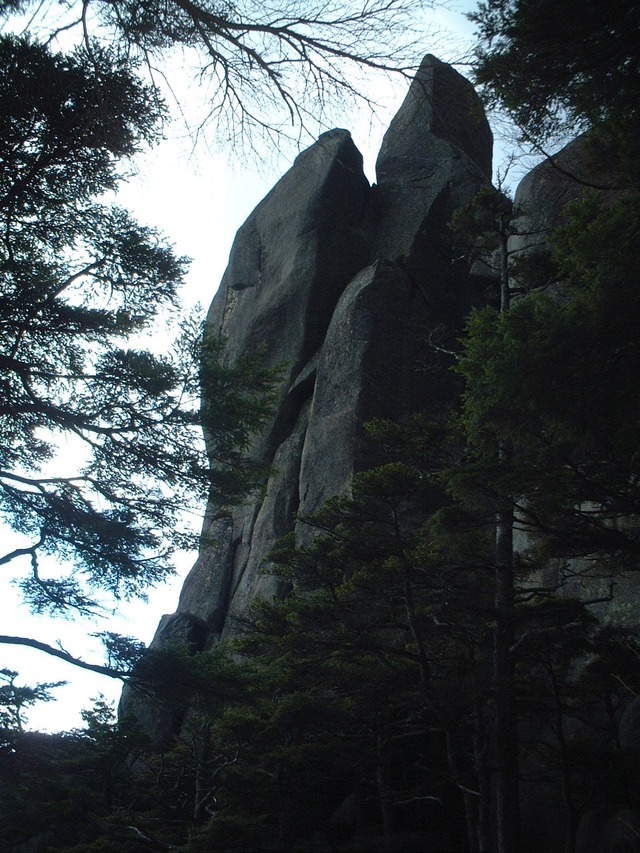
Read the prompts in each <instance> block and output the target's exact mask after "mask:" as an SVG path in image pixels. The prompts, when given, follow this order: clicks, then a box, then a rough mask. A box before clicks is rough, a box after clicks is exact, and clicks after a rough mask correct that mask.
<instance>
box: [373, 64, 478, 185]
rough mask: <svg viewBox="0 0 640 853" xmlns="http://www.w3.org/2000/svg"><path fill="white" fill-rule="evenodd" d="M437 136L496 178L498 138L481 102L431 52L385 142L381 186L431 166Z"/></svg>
mask: <svg viewBox="0 0 640 853" xmlns="http://www.w3.org/2000/svg"><path fill="white" fill-rule="evenodd" d="M434 137H437V138H438V139H442V140H444V141H446V142H448V143H450V144H451V145H453V146H455V147H456V148H458V149H460V150H462V151H464V153H465V154H466V155H467V156H468V157H469V158H470V159H471V160H472V162H473V163H475V164H476V166H478V168H479V169H480V170H481V172H482V173H483V174H484V175H485V176H486V177H487V178H488V179H489V180H490V179H491V162H492V151H493V134H492V133H491V129H490V127H489V123H488V122H487V119H486V116H485V113H484V109H483V107H482V103H481V101H480V98H479V97H478V95H477V94H476V92H475V90H474V88H473V86H472V85H471V83H470V82H469V81H468V80H466V79H465V78H464V77H463V76H462V75H461V74H458V72H457V71H455V69H453V68H452V67H451V66H450V65H447V64H446V63H445V62H441V61H440V60H439V59H436V57H435V56H432V55H431V54H427V55H426V56H425V58H424V59H423V60H422V63H421V65H420V68H419V69H418V72H417V74H416V76H415V77H414V79H413V82H412V83H411V86H410V88H409V91H408V93H407V96H406V98H405V99H404V101H403V103H402V106H401V107H400V109H399V110H398V112H397V114H396V116H395V118H394V119H393V121H392V122H391V125H390V126H389V129H388V130H387V132H386V134H385V136H384V139H383V141H382V147H381V149H380V154H379V155H378V160H377V162H376V174H377V180H378V183H379V184H382V183H386V182H388V181H394V180H396V179H397V178H398V177H403V176H406V175H407V172H409V173H410V174H413V173H415V172H416V170H418V171H423V170H424V168H425V167H428V165H429V164H430V163H431V162H432V161H433V159H434V156H438V155H437V152H436V149H435V147H434V142H433V138H434Z"/></svg>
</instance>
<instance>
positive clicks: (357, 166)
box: [123, 56, 492, 738]
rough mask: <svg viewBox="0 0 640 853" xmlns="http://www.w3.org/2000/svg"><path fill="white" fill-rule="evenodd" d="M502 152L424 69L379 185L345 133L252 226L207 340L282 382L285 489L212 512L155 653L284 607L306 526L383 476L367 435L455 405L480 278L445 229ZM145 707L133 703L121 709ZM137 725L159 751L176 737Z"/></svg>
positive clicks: (436, 73) (461, 100) (263, 438)
mask: <svg viewBox="0 0 640 853" xmlns="http://www.w3.org/2000/svg"><path fill="white" fill-rule="evenodd" d="M491 149H492V136H491V131H490V129H489V126H488V124H487V121H486V118H485V116H484V113H483V111H482V107H481V105H480V102H479V100H478V98H477V96H476V94H475V92H474V90H473V88H472V86H471V85H470V84H469V83H468V82H467V81H466V80H465V79H464V78H462V77H461V76H460V75H459V74H457V72H455V71H454V70H453V69H452V68H451V67H449V66H447V65H445V64H443V63H441V62H439V61H438V60H437V59H435V58H434V57H432V56H427V57H426V58H425V59H424V61H423V63H422V65H421V67H420V70H419V72H418V74H417V76H416V78H415V80H414V82H413V83H412V85H411V87H410V89H409V92H408V94H407V97H406V99H405V101H404V103H403V105H402V106H401V108H400V110H399V112H398V114H397V116H396V117H395V118H394V120H393V122H392V123H391V126H390V127H389V130H388V131H387V133H386V135H385V138H384V141H383V144H382V149H381V152H380V156H379V158H378V162H377V173H378V174H377V177H378V184H377V186H374V187H370V186H369V184H368V181H367V180H366V178H365V176H364V174H363V171H362V157H361V155H360V153H359V152H358V150H357V149H356V147H355V146H354V144H353V142H352V140H351V137H350V134H349V133H348V132H347V131H346V130H334V131H331V132H329V133H326V134H324V135H323V136H321V137H320V138H319V140H318V141H317V142H316V143H315V144H314V145H312V146H311V148H309V149H308V150H307V151H305V152H304V153H302V154H301V155H300V156H299V157H298V158H297V159H296V161H295V163H294V165H293V167H292V168H291V169H290V170H289V171H288V172H287V173H286V174H285V175H284V176H283V178H281V180H280V181H279V182H278V183H277V184H276V186H275V187H274V188H273V190H272V191H271V192H270V193H269V194H268V195H267V196H266V198H265V199H264V200H263V201H262V202H261V203H260V204H259V205H258V206H257V208H256V209H255V210H254V212H253V213H252V214H251V216H250V217H249V218H248V219H247V221H246V222H245V223H244V225H243V226H242V227H241V228H240V230H239V231H238V234H237V236H236V239H235V241H234V244H233V248H232V250H231V255H230V258H229V265H228V268H227V270H226V272H225V275H224V278H223V280H222V283H221V285H220V288H219V290H218V292H217V293H216V296H215V298H214V300H213V303H212V305H211V309H210V311H209V314H208V318H207V324H208V327H209V330H210V331H211V332H212V333H214V334H216V335H222V336H224V338H225V340H226V344H225V358H228V359H229V360H230V361H233V360H234V359H235V358H237V357H238V355H240V354H241V353H244V352H247V351H252V350H254V349H255V348H256V347H258V346H263V347H264V350H265V353H266V355H265V358H266V362H267V363H268V364H270V365H284V366H285V372H284V373H285V375H284V378H283V380H282V384H281V387H280V388H279V404H278V407H277V410H276V412H275V415H274V417H273V419H272V421H271V423H270V424H269V425H268V427H267V428H266V429H265V430H264V432H263V434H262V435H260V436H259V437H258V438H257V439H256V441H255V447H254V451H253V452H254V453H255V455H256V456H257V457H259V458H261V459H263V460H265V461H268V462H269V463H272V465H273V474H272V476H271V478H270V480H269V482H268V484H267V487H266V490H265V491H264V493H263V494H261V495H260V496H259V498H256V499H255V501H254V502H253V503H251V502H250V503H248V504H247V505H245V506H242V507H239V508H238V509H236V510H235V511H234V512H233V515H232V517H227V516H220V515H219V513H218V512H217V510H216V508H215V507H213V506H211V507H209V508H208V510H207V514H206V517H205V521H204V528H203V536H202V542H201V549H200V556H199V557H198V560H197V562H196V564H195V565H194V567H193V569H192V570H191V573H190V574H189V576H188V577H187V579H186V581H185V583H184V587H183V590H182V593H181V596H180V601H179V603H178V608H177V611H176V613H175V614H173V616H169V617H164V618H163V621H162V622H161V623H160V626H159V628H158V632H157V634H156V638H155V640H154V643H160V642H163V641H165V640H167V639H172V638H174V637H175V638H184V637H185V636H187V635H188V637H189V640H190V642H191V643H192V645H194V646H195V647H197V648H206V647H208V646H210V645H211V644H212V643H214V642H215V641H216V640H217V639H218V638H219V637H220V636H226V635H229V634H232V633H233V630H234V620H233V617H234V615H235V614H239V615H242V614H243V613H244V612H246V609H247V607H248V606H249V604H250V603H251V601H252V600H253V599H254V598H255V597H256V596H272V595H277V594H279V593H280V592H281V590H280V589H279V588H278V583H277V581H275V580H273V579H269V578H267V577H265V576H264V575H261V574H260V570H261V568H262V567H263V565H264V563H265V560H266V559H267V557H268V554H269V552H270V550H271V549H272V547H273V545H274V543H275V542H276V540H277V539H278V538H280V537H282V536H284V535H285V534H286V533H288V532H290V531H292V530H294V529H296V516H297V514H300V515H302V516H303V515H308V514H310V513H312V512H313V511H314V510H316V509H318V508H319V506H320V505H321V503H322V502H323V501H324V500H325V499H326V498H328V497H329V496H331V495H334V494H338V493H344V492H345V491H347V490H348V489H349V484H350V482H351V479H352V477H353V474H354V472H356V471H358V470H362V469H364V468H366V467H369V466H370V465H371V464H372V463H374V462H375V457H374V456H373V455H372V449H371V448H370V447H369V446H368V445H367V442H366V440H365V435H364V430H363V423H364V422H366V421H367V420H369V419H371V418H373V417H393V418H400V417H402V415H404V414H408V413H411V412H413V411H416V410H418V409H422V410H425V409H426V410H431V411H434V413H435V412H436V411H438V410H441V409H442V407H444V406H446V405H447V404H448V401H449V400H450V399H451V397H452V395H453V393H454V389H453V387H452V378H451V375H450V373H449V371H448V367H449V364H448V362H446V361H443V359H442V356H440V355H439V354H438V353H436V352H435V351H434V349H433V347H431V346H430V344H429V334H430V332H431V331H432V330H433V329H434V328H436V327H437V328H438V329H440V330H442V329H444V330H445V331H444V332H440V334H445V335H446V334H447V333H448V334H450V335H454V334H455V333H456V332H457V331H459V329H460V325H461V321H462V318H463V317H464V316H465V315H466V313H467V312H468V310H469V307H470V305H471V302H472V295H471V286H470V284H469V279H468V273H467V269H466V265H464V264H462V263H460V264H456V263H452V260H451V251H450V238H449V232H448V229H447V222H448V221H449V219H450V217H451V214H452V213H453V211H454V210H455V209H456V208H457V207H459V206H460V205H463V204H467V203H469V202H470V201H471V199H472V198H473V196H474V195H475V193H476V192H477V190H478V189H479V187H480V186H481V185H482V184H484V183H487V182H489V180H490V173H491ZM299 533H300V535H304V534H303V532H302V530H300V531H299ZM132 701H133V700H132V699H131V698H127V694H125V697H124V699H123V704H124V706H125V708H127V709H129V708H130V706H131V703H132ZM136 704H137V703H136ZM136 713H138V716H139V717H142V718H143V720H142V721H143V723H144V722H145V719H144V718H146V720H147V721H148V727H149V728H150V729H151V730H152V731H151V732H150V733H152V734H153V733H154V732H155V734H156V736H157V737H158V738H161V737H162V736H163V735H164V734H165V733H166V731H167V730H168V729H169V728H170V727H171V726H172V725H174V726H175V718H174V717H172V718H171V720H169V718H167V720H166V721H164V722H162V721H159V720H158V719H157V718H155V717H154V718H153V719H152V718H151V717H150V716H148V715H146V714H145V713H143V712H142V710H141V709H140V707H138V708H137V710H136Z"/></svg>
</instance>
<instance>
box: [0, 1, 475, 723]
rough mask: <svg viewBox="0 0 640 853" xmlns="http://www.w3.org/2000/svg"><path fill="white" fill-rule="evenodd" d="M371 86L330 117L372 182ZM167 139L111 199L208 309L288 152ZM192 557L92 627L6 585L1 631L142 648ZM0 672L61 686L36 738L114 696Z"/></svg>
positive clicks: (385, 101) (38, 666) (17, 663)
mask: <svg viewBox="0 0 640 853" xmlns="http://www.w3.org/2000/svg"><path fill="white" fill-rule="evenodd" d="M474 5H475V4H474V3H472V2H469V0H464V2H461V3H459V4H457V5H456V4H455V3H451V4H450V8H449V9H448V10H445V9H439V10H438V11H436V12H433V13H429V14H430V15H431V17H430V19H429V20H430V21H433V23H434V27H435V29H434V32H435V31H437V30H440V31H441V35H440V36H438V37H436V36H435V35H434V42H433V43H426V44H425V53H427V52H432V53H435V54H436V55H438V56H439V57H440V58H441V59H444V60H451V59H453V58H454V57H456V56H460V55H461V49H460V45H461V44H463V43H464V42H465V41H468V40H469V39H470V38H471V35H472V32H473V28H472V25H471V24H470V23H469V22H468V21H467V20H466V19H465V18H464V17H463V15H462V14H461V12H460V9H461V8H462V9H467V10H468V9H469V8H473V6H474ZM425 14H427V13H426V12H425ZM371 85H372V88H373V94H374V96H375V98H376V100H377V101H379V102H380V103H381V107H380V109H379V111H378V113H377V115H376V116H375V117H374V118H373V119H372V117H371V115H370V114H369V112H368V111H367V110H366V109H365V108H364V107H363V109H362V110H361V111H353V112H352V113H350V115H349V116H348V118H347V117H345V116H344V115H342V116H340V115H337V116H336V121H335V126H340V127H346V128H347V129H349V130H350V131H351V133H352V136H353V139H354V142H355V144H356V146H357V147H358V148H359V149H360V151H361V152H362V154H363V156H364V158H365V172H366V174H367V177H368V178H369V180H370V181H372V182H373V181H374V180H375V174H374V163H375V158H376V155H377V151H378V149H379V147H380V143H381V140H382V136H383V133H384V130H385V129H386V127H387V126H388V124H389V121H390V119H391V118H392V117H393V115H394V114H395V112H396V111H397V109H398V108H399V106H400V104H401V102H402V99H403V98H404V95H405V94H406V90H407V88H408V84H406V83H403V84H402V86H399V87H396V90H395V91H393V90H392V89H391V88H390V87H387V85H386V84H385V83H381V82H380V81H379V80H373V79H372V80H371ZM381 86H382V87H383V88H382V89H381V88H380V87H381ZM169 133H170V135H169V138H168V139H166V140H165V141H164V142H162V143H161V144H160V146H158V147H157V148H156V149H154V150H153V151H151V152H149V153H147V154H145V155H144V157H143V158H139V159H138V160H137V161H136V162H135V164H134V174H132V175H131V177H130V178H129V180H128V181H127V182H126V183H125V184H124V185H123V186H122V188H121V190H120V191H119V192H118V198H117V202H118V204H120V205H122V206H124V207H126V208H128V209H129V210H130V211H131V212H132V213H133V214H134V215H135V216H136V218H137V219H138V221H139V222H141V223H142V224H145V225H152V226H154V227H156V228H158V229H159V230H160V231H161V232H163V233H164V235H165V236H166V237H167V239H168V240H169V242H171V243H172V244H173V245H174V248H175V250H176V251H177V253H178V254H180V255H187V256H189V257H191V258H192V263H191V268H190V271H189V274H188V276H187V279H186V282H185V287H184V293H183V299H184V302H185V305H190V304H194V303H196V302H199V303H201V304H202V306H203V308H205V309H206V308H207V307H208V305H209V304H210V302H211V300H212V298H213V296H214V294H215V292H216V289H217V287H218V285H219V282H220V280H221V278H222V275H223V273H224V269H225V267H226V264H227V260H228V256H229V251H230V249H231V245H232V242H233V238H234V235H235V233H236V231H237V230H238V228H239V227H240V226H241V225H242V223H243V222H244V220H245V219H246V218H247V216H248V215H249V214H250V213H251V211H252V210H253V208H254V207H255V206H256V204H257V203H258V202H259V201H260V200H261V199H262V198H263V197H264V196H265V195H266V193H267V192H268V191H269V190H270V189H271V187H272V186H273V185H274V184H275V182H276V181H277V180H278V178H279V177H280V176H281V175H282V174H283V173H284V171H286V169H287V168H288V166H289V165H290V164H291V162H292V160H293V157H294V156H295V152H291V156H290V157H289V161H288V162H287V159H286V158H285V157H281V158H280V159H278V158H276V157H274V156H264V157H262V158H253V159H242V158H241V157H239V156H238V155H234V153H233V152H229V151H225V150H222V149H218V150H215V149H213V150H207V149H205V148H204V147H200V148H197V149H196V151H195V152H194V151H193V150H192V149H193V145H192V143H191V141H190V140H189V139H188V138H187V137H186V136H185V134H184V130H183V129H182V128H181V125H180V122H179V121H178V122H176V123H175V128H174V130H173V131H172V130H171V129H170V131H169ZM287 156H288V155H287ZM62 453H63V454H64V449H63V451H62ZM203 511H204V507H203ZM195 556H196V555H195V554H181V555H179V558H178V559H177V561H176V575H175V576H174V577H173V578H172V579H171V580H170V581H168V582H167V583H165V584H163V585H161V586H160V587H158V588H157V589H154V590H151V591H150V593H149V596H148V601H147V602H146V603H143V602H135V603H120V604H119V606H118V609H117V612H116V613H115V614H113V615H111V616H109V617H107V618H105V619H102V620H101V621H100V623H98V622H91V621H88V620H86V619H82V620H81V619H79V618H77V619H75V620H72V621H63V620H60V619H57V620H55V619H49V618H42V617H38V618H36V617H32V616H30V615H29V613H28V610H27V609H26V607H25V606H24V605H23V604H21V602H20V599H19V596H18V593H17V591H16V590H15V589H14V588H13V587H12V586H11V585H10V584H7V583H4V584H0V615H1V619H2V630H1V632H2V633H6V634H19V635H22V636H24V635H26V636H36V637H37V638H38V639H40V640H43V641H45V642H48V643H50V644H52V645H56V644H57V643H58V642H59V643H60V644H61V645H62V646H63V647H64V648H65V649H67V650H68V651H70V652H71V653H73V654H75V655H76V656H79V657H82V658H83V659H85V660H90V661H95V662H101V659H102V653H101V648H100V644H99V643H98V641H97V640H94V639H92V638H91V637H90V636H89V634H90V633H91V632H94V631H98V630H109V631H116V632H119V633H122V634H125V635H131V636H135V637H136V638H137V639H140V640H142V641H143V642H145V643H149V642H150V641H151V639H152V637H153V634H154V631H155V628H156V626H157V624H158V621H159V619H160V617H161V616H162V614H164V613H171V612H173V611H174V610H175V609H176V606H177V603H178V596H179V592H180V588H181V585H182V581H183V579H184V577H185V575H186V573H187V572H188V570H189V568H190V567H191V565H192V564H193V562H194V561H195ZM0 667H8V668H10V669H14V670H18V671H19V672H20V679H19V683H28V684H34V683H36V682H37V681H49V682H55V681H60V680H66V681H68V682H69V683H68V685H67V686H65V687H61V688H58V689H57V690H56V691H55V694H54V695H55V696H56V701H55V702H50V703H46V704H40V705H39V706H36V707H35V708H33V709H32V710H31V711H30V713H29V715H28V723H29V727H30V728H32V729H38V730H42V731H59V730H65V731H68V730H71V729H73V728H75V727H78V726H80V725H81V717H80V711H81V710H82V709H83V708H88V707H91V705H92V699H93V698H94V697H97V696H98V695H103V696H104V697H105V698H107V699H108V700H110V701H113V702H116V701H117V699H118V697H119V695H120V691H121V684H120V682H118V681H114V680H113V679H109V678H107V677H104V676H99V675H94V674H91V673H86V672H84V671H82V670H79V669H77V668H75V667H72V666H70V665H68V664H66V663H64V662H62V661H57V660H56V659H54V658H50V657H48V656H46V655H43V654H42V653H41V652H37V651H35V650H30V649H19V648H13V647H6V646H5V647H3V648H1V650H0Z"/></svg>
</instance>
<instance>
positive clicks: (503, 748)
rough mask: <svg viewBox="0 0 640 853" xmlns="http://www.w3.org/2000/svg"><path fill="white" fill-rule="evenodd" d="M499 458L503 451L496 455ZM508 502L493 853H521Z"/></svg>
mask: <svg viewBox="0 0 640 853" xmlns="http://www.w3.org/2000/svg"><path fill="white" fill-rule="evenodd" d="M500 452H501V455H503V454H505V451H504V450H502V449H501V451H500ZM513 520H514V513H513V501H512V499H511V498H510V497H509V496H503V495H500V496H499V505H498V518H497V524H496V589H495V628H494V647H493V688H494V703H495V712H494V723H493V744H494V756H495V797H496V838H497V849H498V853H518V851H519V850H520V791H519V768H518V763H519V762H518V714H517V708H516V690H515V670H514V662H513V655H512V653H511V647H512V646H513V640H514V626H513V618H514V573H513Z"/></svg>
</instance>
